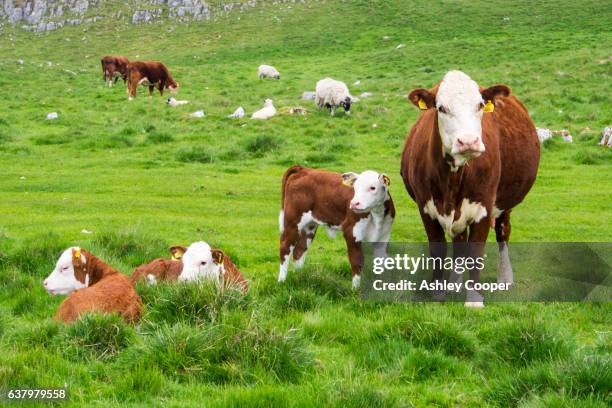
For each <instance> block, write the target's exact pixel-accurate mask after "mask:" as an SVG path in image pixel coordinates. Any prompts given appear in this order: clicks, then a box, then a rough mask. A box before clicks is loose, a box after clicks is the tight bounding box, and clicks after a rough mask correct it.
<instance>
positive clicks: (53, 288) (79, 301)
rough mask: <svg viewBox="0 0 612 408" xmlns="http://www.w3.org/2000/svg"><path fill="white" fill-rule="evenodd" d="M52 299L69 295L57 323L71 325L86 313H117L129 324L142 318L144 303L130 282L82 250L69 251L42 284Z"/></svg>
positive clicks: (59, 313)
mask: <svg viewBox="0 0 612 408" xmlns="http://www.w3.org/2000/svg"><path fill="white" fill-rule="evenodd" d="M43 285H44V287H45V289H46V290H47V292H48V293H49V294H51V295H70V296H68V298H67V299H66V300H64V301H63V302H62V304H61V305H60V307H59V309H58V311H57V313H56V315H55V317H54V319H55V320H58V321H63V322H65V323H71V322H73V321H75V320H77V319H78V318H79V317H80V316H81V315H83V314H84V313H86V312H103V313H117V314H119V315H120V316H121V317H122V318H123V320H125V321H126V322H127V323H134V322H137V321H138V320H139V319H140V317H141V316H142V300H141V299H140V296H138V293H136V291H135V290H134V287H133V286H132V283H131V282H130V280H129V279H128V278H127V277H126V276H125V275H123V274H121V273H119V272H117V271H116V270H115V269H113V268H112V267H111V266H109V265H108V264H106V263H104V262H103V261H101V260H100V259H98V258H96V257H95V256H93V255H92V254H91V253H89V252H88V251H85V250H82V249H81V248H79V247H71V248H68V249H66V250H65V251H64V252H63V253H62V255H61V256H60V257H59V259H58V261H57V264H56V266H55V269H54V270H53V272H51V274H50V275H49V276H48V277H47V279H45V281H44V283H43Z"/></svg>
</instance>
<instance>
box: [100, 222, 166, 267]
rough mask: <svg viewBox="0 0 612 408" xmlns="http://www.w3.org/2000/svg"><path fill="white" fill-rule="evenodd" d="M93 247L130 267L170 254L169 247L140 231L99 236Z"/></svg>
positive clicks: (109, 233) (108, 233)
mask: <svg viewBox="0 0 612 408" xmlns="http://www.w3.org/2000/svg"><path fill="white" fill-rule="evenodd" d="M92 246H94V247H100V248H101V249H103V250H104V252H106V253H108V254H112V256H114V257H116V258H118V259H120V260H121V261H123V262H125V263H126V264H128V265H132V266H138V265H141V264H143V263H146V262H149V261H150V260H151V259H153V258H156V257H159V256H165V255H167V254H169V252H168V247H169V246H168V245H167V244H166V243H165V242H164V241H162V240H161V239H156V238H151V237H150V236H149V235H146V234H143V233H141V232H138V231H130V230H123V231H118V232H115V231H113V232H105V233H102V234H100V235H97V236H96V237H95V238H94V240H93V241H92Z"/></svg>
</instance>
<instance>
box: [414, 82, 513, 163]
mask: <svg viewBox="0 0 612 408" xmlns="http://www.w3.org/2000/svg"><path fill="white" fill-rule="evenodd" d="M509 94H510V89H509V88H508V87H507V86H505V85H494V86H492V87H489V88H487V89H484V90H482V91H481V90H480V87H479V86H478V84H477V83H476V82H474V81H473V80H472V79H471V78H470V77H469V76H467V75H466V74H465V73H463V72H461V71H449V72H448V73H447V74H446V75H445V76H444V78H443V79H442V82H441V83H440V86H439V87H438V91H437V93H432V92H430V91H428V90H426V89H416V90H414V91H412V92H411V93H410V96H409V99H410V100H411V101H412V103H414V104H415V105H416V106H418V107H419V108H421V109H423V110H427V109H436V110H437V115H436V116H437V120H438V130H439V133H440V138H441V141H442V146H443V150H444V151H443V153H444V154H448V155H450V156H451V157H452V158H453V161H454V166H455V168H458V166H461V165H463V164H464V163H465V162H466V161H468V160H469V159H471V158H474V157H478V156H480V155H481V154H482V153H484V151H485V145H484V143H483V135H482V116H483V114H484V113H485V112H492V111H493V108H494V104H493V102H494V101H495V98H496V97H497V96H499V95H503V96H508V95H509Z"/></svg>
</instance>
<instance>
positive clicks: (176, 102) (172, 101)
mask: <svg viewBox="0 0 612 408" xmlns="http://www.w3.org/2000/svg"><path fill="white" fill-rule="evenodd" d="M166 103H167V104H168V105H169V106H172V107H173V108H174V107H177V106H180V105H187V104H188V103H189V101H180V100H178V99H175V98H173V97H170V98H168V102H166Z"/></svg>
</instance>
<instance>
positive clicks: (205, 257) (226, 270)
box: [178, 241, 249, 294]
mask: <svg viewBox="0 0 612 408" xmlns="http://www.w3.org/2000/svg"><path fill="white" fill-rule="evenodd" d="M182 260H183V270H182V271H181V274H180V276H179V277H178V280H179V281H181V282H188V281H195V280H199V279H202V278H206V279H214V280H215V281H216V282H217V283H218V284H220V285H227V284H233V285H237V286H238V287H240V288H241V289H242V292H243V293H245V294H246V293H247V292H248V291H249V286H248V283H247V280H246V279H245V278H244V276H243V275H242V273H240V271H239V270H238V268H237V267H236V265H234V263H233V262H232V260H231V259H230V258H229V257H228V256H227V255H225V254H224V253H223V251H221V250H220V249H214V248H211V247H210V246H209V245H208V244H207V243H206V242H203V241H200V242H194V243H193V244H191V245H190V246H189V248H187V251H185V253H184V254H183V258H182Z"/></svg>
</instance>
